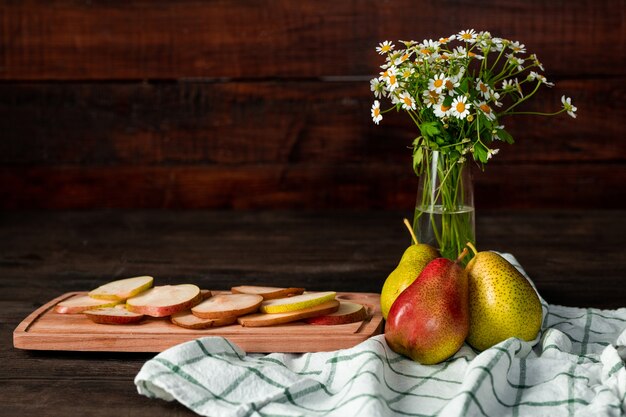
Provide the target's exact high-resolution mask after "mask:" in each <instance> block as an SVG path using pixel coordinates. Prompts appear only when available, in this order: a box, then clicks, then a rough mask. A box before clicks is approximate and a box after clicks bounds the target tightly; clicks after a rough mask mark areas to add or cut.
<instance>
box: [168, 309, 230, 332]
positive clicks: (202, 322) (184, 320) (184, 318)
mask: <svg viewBox="0 0 626 417" xmlns="http://www.w3.org/2000/svg"><path fill="white" fill-rule="evenodd" d="M171 320H172V323H174V324H175V325H177V326H180V327H184V328H186V329H208V328H209V327H218V326H226V325H228V324H233V323H236V322H237V316H232V317H224V318H221V319H203V318H200V317H197V316H194V315H193V314H192V313H191V311H181V312H180V313H176V314H172V318H171Z"/></svg>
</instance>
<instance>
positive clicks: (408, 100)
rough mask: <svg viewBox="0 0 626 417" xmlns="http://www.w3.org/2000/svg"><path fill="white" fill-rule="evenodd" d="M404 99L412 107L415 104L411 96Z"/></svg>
mask: <svg viewBox="0 0 626 417" xmlns="http://www.w3.org/2000/svg"><path fill="white" fill-rule="evenodd" d="M402 100H404V104H406V105H407V106H409V107H411V106H412V105H413V101H412V100H411V97H408V96H407V97H404V98H403V99H402Z"/></svg>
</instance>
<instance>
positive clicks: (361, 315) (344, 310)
mask: <svg viewBox="0 0 626 417" xmlns="http://www.w3.org/2000/svg"><path fill="white" fill-rule="evenodd" d="M366 318H367V310H366V309H365V307H364V306H363V305H361V304H357V303H351V302H349V301H341V304H340V305H339V310H337V311H336V312H334V313H332V314H327V315H325V316H318V317H312V318H310V319H306V320H305V321H306V322H307V323H309V324H322V325H334V324H348V323H354V322H357V321H362V320H365V319H366Z"/></svg>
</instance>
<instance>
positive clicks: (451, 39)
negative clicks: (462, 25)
mask: <svg viewBox="0 0 626 417" xmlns="http://www.w3.org/2000/svg"><path fill="white" fill-rule="evenodd" d="M455 39H456V35H451V36H448V37H447V38H439V40H438V41H437V42H439V44H440V45H445V44H447V43H449V42H452V41H453V40H455Z"/></svg>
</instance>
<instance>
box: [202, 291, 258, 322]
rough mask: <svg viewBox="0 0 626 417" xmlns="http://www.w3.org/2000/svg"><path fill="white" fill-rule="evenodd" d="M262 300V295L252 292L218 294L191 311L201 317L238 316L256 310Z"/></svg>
mask: <svg viewBox="0 0 626 417" xmlns="http://www.w3.org/2000/svg"><path fill="white" fill-rule="evenodd" d="M262 301H263V297H261V296H260V295H254V294H219V295H215V296H213V297H211V298H209V299H208V300H204V301H203V302H201V303H200V304H198V305H197V306H195V307H194V308H192V309H191V312H192V313H193V314H194V315H195V316H198V317H200V318H203V319H221V318H224V317H233V316H234V317H239V316H243V315H244V314H248V313H253V312H255V311H257V310H258V309H259V306H260V305H261V302H262Z"/></svg>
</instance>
